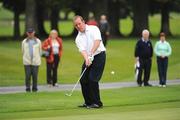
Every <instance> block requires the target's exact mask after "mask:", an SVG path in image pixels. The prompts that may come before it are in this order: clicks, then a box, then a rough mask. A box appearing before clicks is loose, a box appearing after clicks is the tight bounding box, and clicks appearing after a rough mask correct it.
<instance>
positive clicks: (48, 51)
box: [41, 49, 50, 57]
mask: <svg viewBox="0 0 180 120" xmlns="http://www.w3.org/2000/svg"><path fill="white" fill-rule="evenodd" d="M41 56H42V57H49V56H50V49H47V50H42V54H41Z"/></svg>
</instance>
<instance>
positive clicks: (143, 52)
mask: <svg viewBox="0 0 180 120" xmlns="http://www.w3.org/2000/svg"><path fill="white" fill-rule="evenodd" d="M152 56H153V47H152V44H151V41H150V40H149V31H148V30H143V31H142V38H141V39H140V40H139V41H138V42H137V44H136V47H135V58H136V63H137V62H139V65H140V66H139V72H138V76H137V83H138V85H139V86H142V85H143V84H144V86H152V85H151V84H149V78H150V73H151V64H152V60H151V58H152ZM143 71H144V79H143V81H142V73H143Z"/></svg>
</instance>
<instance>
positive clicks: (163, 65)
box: [157, 57, 168, 85]
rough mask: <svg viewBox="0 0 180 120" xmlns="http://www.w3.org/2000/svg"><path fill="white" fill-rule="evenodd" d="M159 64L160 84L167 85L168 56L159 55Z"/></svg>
mask: <svg viewBox="0 0 180 120" xmlns="http://www.w3.org/2000/svg"><path fill="white" fill-rule="evenodd" d="M157 65H158V74H159V84H160V85H166V76H167V68H168V58H167V57H165V58H160V57H157Z"/></svg>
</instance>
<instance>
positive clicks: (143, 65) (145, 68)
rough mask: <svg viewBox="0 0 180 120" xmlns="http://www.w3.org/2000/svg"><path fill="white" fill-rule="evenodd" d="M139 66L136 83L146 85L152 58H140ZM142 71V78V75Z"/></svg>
mask: <svg viewBox="0 0 180 120" xmlns="http://www.w3.org/2000/svg"><path fill="white" fill-rule="evenodd" d="M139 62H140V67H139V74H138V77H137V83H138V84H139V85H142V84H143V83H144V85H148V84H149V83H148V81H149V78H150V73H151V64H152V60H151V59H140V60H139ZM143 72H144V79H143V80H142V75H143Z"/></svg>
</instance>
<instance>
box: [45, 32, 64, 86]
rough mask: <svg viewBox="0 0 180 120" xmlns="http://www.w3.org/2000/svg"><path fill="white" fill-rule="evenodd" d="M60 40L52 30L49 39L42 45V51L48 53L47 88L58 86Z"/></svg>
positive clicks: (60, 52) (60, 53) (60, 54)
mask: <svg viewBox="0 0 180 120" xmlns="http://www.w3.org/2000/svg"><path fill="white" fill-rule="evenodd" d="M62 48H63V47H62V39H61V38H60V37H58V32H57V31H56V30H52V31H51V32H50V35H49V37H48V38H47V39H46V40H45V41H44V42H43V43H42V49H43V50H44V51H48V52H49V54H48V56H46V63H47V83H48V85H49V86H58V84H57V69H58V64H59V62H60V58H61V56H62Z"/></svg>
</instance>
